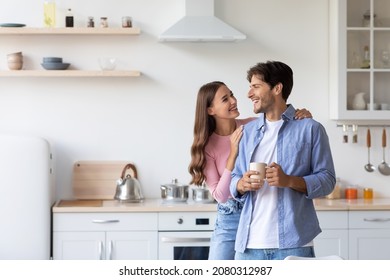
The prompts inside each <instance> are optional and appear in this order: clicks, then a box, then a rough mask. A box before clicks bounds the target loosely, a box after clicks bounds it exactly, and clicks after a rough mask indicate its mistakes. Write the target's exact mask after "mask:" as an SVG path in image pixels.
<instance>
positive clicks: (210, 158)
mask: <svg viewBox="0 0 390 280" xmlns="http://www.w3.org/2000/svg"><path fill="white" fill-rule="evenodd" d="M239 115H240V112H239V111H238V109H237V99H236V98H235V97H234V95H233V93H232V91H231V90H230V89H229V88H228V87H227V86H226V85H225V84H224V83H223V82H219V81H215V82H210V83H207V84H205V85H203V86H202V87H201V88H200V89H199V92H198V97H197V103H196V111H195V125H194V141H193V144H192V147H191V163H190V166H189V168H188V170H189V172H190V174H191V176H192V180H191V182H190V184H194V185H202V184H203V183H206V184H207V186H208V187H209V189H210V192H211V194H212V196H213V197H214V199H215V200H216V201H217V202H218V206H217V212H218V214H217V220H216V224H215V229H214V233H213V236H212V238H211V244H210V252H209V259H210V260H233V259H234V253H235V252H234V242H235V239H236V231H237V226H238V221H239V218H240V214H241V209H242V205H241V204H240V203H239V202H238V201H236V200H234V199H232V198H231V196H230V191H229V185H230V175H231V171H232V170H233V167H234V163H235V160H236V157H237V154H238V143H239V141H240V139H241V136H242V128H243V125H244V124H246V123H248V122H250V121H252V120H254V119H255V118H247V119H237V117H238V116H239ZM305 117H311V114H310V112H309V111H307V110H305V109H302V110H297V113H296V118H298V119H301V118H305Z"/></svg>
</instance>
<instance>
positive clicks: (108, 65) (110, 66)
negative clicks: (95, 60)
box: [99, 57, 116, 71]
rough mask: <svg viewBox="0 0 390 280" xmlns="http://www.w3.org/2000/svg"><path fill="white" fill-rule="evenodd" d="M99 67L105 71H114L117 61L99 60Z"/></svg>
mask: <svg viewBox="0 0 390 280" xmlns="http://www.w3.org/2000/svg"><path fill="white" fill-rule="evenodd" d="M99 65H100V69H101V70H103V71H107V70H114V69H115V67H116V59H115V58H113V57H103V58H99Z"/></svg>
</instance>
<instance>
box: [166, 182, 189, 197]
mask: <svg viewBox="0 0 390 280" xmlns="http://www.w3.org/2000/svg"><path fill="white" fill-rule="evenodd" d="M160 189H161V198H162V199H163V201H165V202H186V201H187V199H188V185H185V184H181V183H179V182H178V180H177V179H173V180H172V183H170V184H163V185H161V187H160Z"/></svg>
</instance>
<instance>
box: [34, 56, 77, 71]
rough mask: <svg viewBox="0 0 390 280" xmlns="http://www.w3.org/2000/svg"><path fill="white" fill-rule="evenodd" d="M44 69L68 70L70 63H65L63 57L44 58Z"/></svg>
mask: <svg viewBox="0 0 390 280" xmlns="http://www.w3.org/2000/svg"><path fill="white" fill-rule="evenodd" d="M41 65H42V67H43V68H45V69H46V70H66V69H68V67H69V65H70V63H63V62H62V57H53V56H49V57H44V58H43V61H42V64H41Z"/></svg>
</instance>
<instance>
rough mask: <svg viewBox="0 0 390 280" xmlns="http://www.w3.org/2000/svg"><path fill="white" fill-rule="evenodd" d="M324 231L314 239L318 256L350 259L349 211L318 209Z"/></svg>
mask: <svg viewBox="0 0 390 280" xmlns="http://www.w3.org/2000/svg"><path fill="white" fill-rule="evenodd" d="M317 216H318V219H319V221H320V227H321V229H322V232H321V233H320V234H319V235H318V236H317V237H316V238H315V239H314V250H315V254H316V256H317V257H323V256H329V255H338V256H340V257H342V258H343V259H348V211H317Z"/></svg>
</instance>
